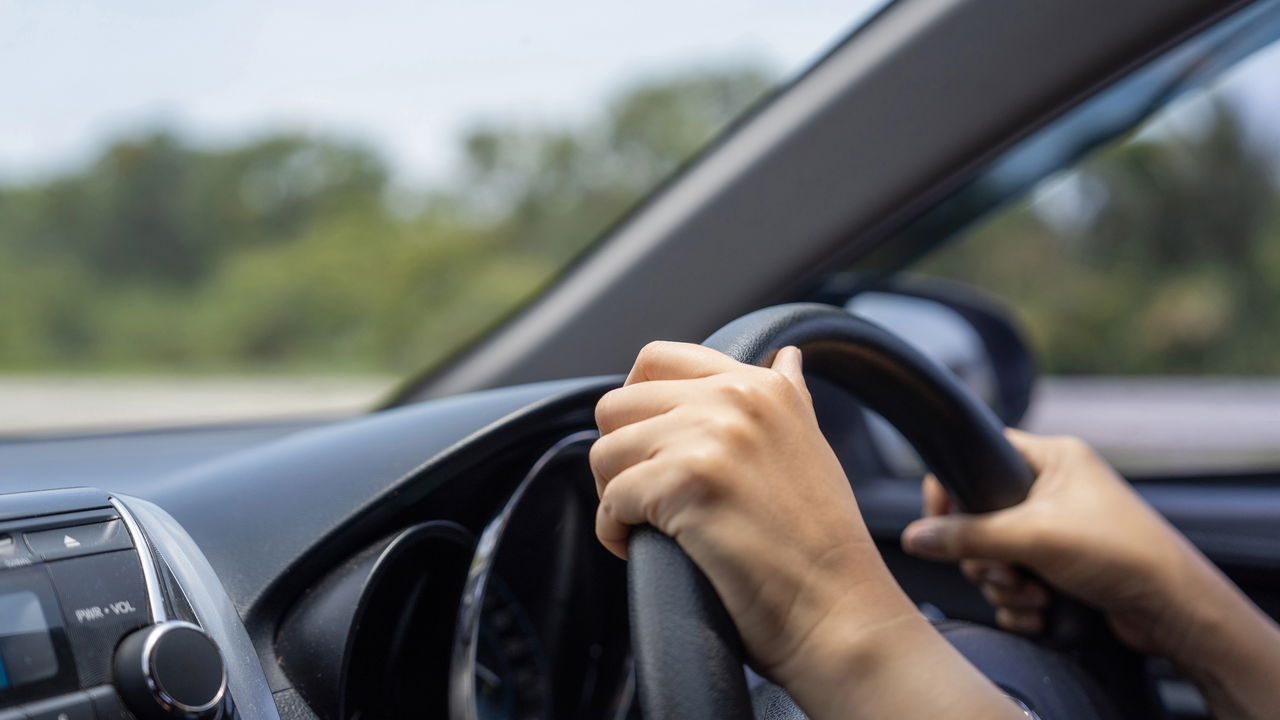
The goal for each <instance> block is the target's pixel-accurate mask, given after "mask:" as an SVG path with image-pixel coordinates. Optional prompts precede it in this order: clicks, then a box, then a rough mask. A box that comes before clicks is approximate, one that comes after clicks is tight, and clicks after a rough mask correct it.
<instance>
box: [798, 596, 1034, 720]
mask: <svg viewBox="0 0 1280 720" xmlns="http://www.w3.org/2000/svg"><path fill="white" fill-rule="evenodd" d="M862 610H863V613H861V615H863V616H862V617H858V618H857V619H853V618H850V619H849V620H848V621H846V622H841V621H840V620H839V618H838V616H836V617H833V618H832V620H833V621H832V622H831V623H829V624H828V625H829V626H828V627H827V628H824V629H823V630H822V633H823V635H822V637H821V641H820V642H816V643H813V646H814V649H813V650H812V654H811V655H810V657H808V658H807V663H806V665H807V667H808V668H809V669H808V670H807V672H805V673H803V674H801V675H799V676H797V677H795V678H793V679H791V680H790V681H789V682H786V683H784V685H785V686H786V688H787V690H788V692H790V694H791V696H792V698H793V699H794V700H795V701H796V702H797V703H798V704H799V705H800V707H801V708H803V709H804V711H805V712H806V713H807V714H808V715H809V716H810V717H811V718H813V719H814V720H837V719H839V720H848V719H850V718H856V719H858V720H874V719H877V718H894V717H921V718H923V717H945V718H953V719H954V720H1003V719H1004V718H1008V720H1020V719H1021V718H1022V713H1021V712H1019V711H1018V710H1017V709H1016V707H1015V706H1014V705H1013V703H1011V702H1010V701H1009V699H1008V698H1007V697H1005V696H1004V694H1003V693H1001V692H1000V690H999V689H997V688H996V686H995V685H993V684H992V683H991V682H990V681H988V680H987V679H986V678H985V677H983V676H982V674H981V673H979V672H978V671H977V670H976V669H975V668H974V667H973V666H972V665H970V664H969V662H968V661H967V660H965V659H964V657H963V656H961V655H960V654H959V653H958V652H957V651H956V650H955V649H954V648H953V647H951V645H950V644H949V643H948V642H947V641H946V640H945V639H944V638H943V637H942V636H941V635H940V634H939V633H938V632H937V631H936V630H935V629H934V628H933V627H932V626H930V624H929V622H928V621H927V620H926V619H925V618H924V617H923V616H921V615H920V614H919V613H918V612H915V611H914V608H911V610H910V611H908V612H906V613H902V612H895V613H892V614H888V615H885V616H884V617H883V618H881V619H878V620H876V621H874V622H870V623H869V622H867V618H866V617H865V614H866V612H865V611H866V610H867V608H866V607H863V608H862ZM852 612H857V609H856V608H854V609H852Z"/></svg>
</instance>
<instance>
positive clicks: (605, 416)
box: [595, 388, 621, 428]
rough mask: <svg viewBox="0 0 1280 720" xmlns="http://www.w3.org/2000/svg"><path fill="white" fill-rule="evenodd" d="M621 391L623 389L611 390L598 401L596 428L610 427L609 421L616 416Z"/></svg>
mask: <svg viewBox="0 0 1280 720" xmlns="http://www.w3.org/2000/svg"><path fill="white" fill-rule="evenodd" d="M620 390H621V388H616V389H613V390H610V391H609V392H607V393H605V394H604V395H601V396H600V399H599V400H597V401H596V413H595V418H596V427H598V428H605V427H608V425H609V420H610V419H611V418H612V417H613V416H614V414H616V407H617V405H618V394H619V392H620Z"/></svg>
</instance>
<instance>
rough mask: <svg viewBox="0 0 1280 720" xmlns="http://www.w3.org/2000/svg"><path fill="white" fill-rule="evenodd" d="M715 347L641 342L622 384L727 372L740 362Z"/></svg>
mask: <svg viewBox="0 0 1280 720" xmlns="http://www.w3.org/2000/svg"><path fill="white" fill-rule="evenodd" d="M740 365H741V363H739V362H738V361H737V360H734V359H733V358H731V357H729V356H728V355H725V354H724V353H722V352H720V351H719V350H712V349H711V348H709V347H704V346H702V345H694V344H692V343H678V342H664V341H655V342H651V343H649V344H648V345H645V346H644V348H643V349H642V350H640V354H639V355H637V356H636V362H635V364H634V365H633V366H632V367H631V372H630V373H629V374H628V375H627V381H626V382H625V383H624V384H625V385H634V384H635V383H640V382H648V381H650V380H688V379H690V378H700V377H707V376H708V375H715V374H717V373H722V372H728V371H729V370H733V369H735V368H737V367H738V366H740Z"/></svg>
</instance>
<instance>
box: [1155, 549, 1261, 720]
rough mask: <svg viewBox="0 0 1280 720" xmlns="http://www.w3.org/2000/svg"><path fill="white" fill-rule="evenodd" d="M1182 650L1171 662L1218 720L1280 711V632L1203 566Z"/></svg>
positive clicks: (1252, 718) (1253, 718)
mask: <svg viewBox="0 0 1280 720" xmlns="http://www.w3.org/2000/svg"><path fill="white" fill-rule="evenodd" d="M1199 574H1201V576H1202V577H1201V578H1200V579H1199V581H1198V582H1196V583H1193V584H1192V586H1193V587H1195V588H1196V589H1197V593H1196V594H1197V599H1196V601H1195V604H1194V605H1192V606H1190V607H1189V608H1188V609H1187V610H1186V611H1185V614H1186V615H1187V616H1188V620H1187V621H1186V622H1187V627H1188V631H1187V636H1186V642H1185V644H1184V648H1183V649H1182V651H1181V652H1179V654H1178V656H1177V657H1174V658H1170V659H1171V660H1172V661H1173V663H1174V665H1175V666H1176V667H1177V668H1178V669H1179V670H1180V671H1181V672H1182V673H1183V675H1185V676H1186V677H1187V678H1188V679H1190V680H1191V681H1192V682H1194V683H1195V684H1196V686H1197V687H1199V688H1200V691H1201V692H1202V693H1203V694H1204V696H1205V700H1206V701H1207V702H1208V703H1209V708H1210V711H1211V712H1212V714H1213V717H1214V718H1216V719H1217V720H1263V719H1264V718H1273V717H1275V712H1276V707H1277V706H1280V629H1277V627H1276V624H1275V623H1274V622H1273V621H1272V620H1271V619H1270V618H1269V617H1267V616H1266V615H1265V614H1264V613H1263V612H1262V611H1261V610H1259V609H1258V607H1257V606H1256V605H1254V604H1253V602H1252V601H1250V600H1249V599H1248V598H1247V597H1245V595H1244V594H1243V593H1241V592H1240V590H1239V588H1237V587H1236V586H1235V585H1234V584H1232V583H1231V581H1230V580H1228V579H1227V578H1226V577H1225V576H1223V575H1222V574H1221V573H1219V572H1218V571H1217V569H1216V568H1213V567H1212V566H1211V565H1210V564H1209V562H1208V561H1207V560H1204V561H1203V568H1201V569H1200V570H1199Z"/></svg>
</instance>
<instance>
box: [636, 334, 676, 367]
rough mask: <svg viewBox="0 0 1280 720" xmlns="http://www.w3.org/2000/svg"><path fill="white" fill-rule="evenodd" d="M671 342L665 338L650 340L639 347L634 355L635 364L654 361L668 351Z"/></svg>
mask: <svg viewBox="0 0 1280 720" xmlns="http://www.w3.org/2000/svg"><path fill="white" fill-rule="evenodd" d="M671 345H672V343H671V342H669V341H667V340H650V341H649V342H647V343H645V344H644V347H642V348H640V352H639V353H638V354H637V355H636V364H647V363H651V362H654V361H655V360H657V359H658V358H661V357H662V356H664V355H666V354H667V352H669V351H670V349H671Z"/></svg>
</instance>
